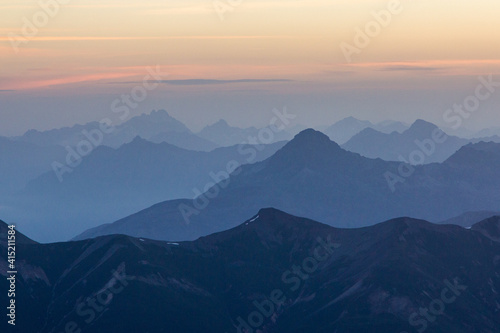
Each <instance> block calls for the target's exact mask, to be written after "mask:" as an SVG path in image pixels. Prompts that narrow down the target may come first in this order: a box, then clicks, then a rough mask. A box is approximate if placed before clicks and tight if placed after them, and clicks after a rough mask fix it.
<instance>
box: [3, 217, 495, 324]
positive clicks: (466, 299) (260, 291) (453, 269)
mask: <svg viewBox="0 0 500 333" xmlns="http://www.w3.org/2000/svg"><path fill="white" fill-rule="evenodd" d="M484 224H485V225H484V229H488V230H489V229H490V228H491V226H490V225H489V222H488V221H486V222H484ZM482 230H483V229H481V230H478V231H476V230H466V229H463V228H461V227H457V226H449V225H446V226H442V225H433V224H430V223H428V222H425V221H422V220H414V219H410V218H399V219H394V220H391V221H388V222H384V223H381V224H378V225H376V226H372V227H368V228H363V229H336V228H332V227H329V226H326V225H324V224H320V223H317V222H314V221H311V220H307V219H303V218H298V217H294V216H290V215H288V214H285V213H283V212H280V211H277V210H275V209H262V210H260V211H259V213H258V215H256V216H255V215H254V217H253V218H252V219H249V220H247V221H246V222H244V223H243V224H241V225H238V226H237V227H235V228H234V229H231V230H227V231H224V232H221V233H217V234H214V235H210V236H208V237H203V238H201V239H198V240H197V241H194V242H182V243H171V242H158V241H151V240H147V239H137V238H131V237H126V236H105V237H100V238H97V239H92V240H86V241H79V242H68V243H58V244H46V245H40V244H35V245H21V246H19V251H20V253H22V254H23V260H22V261H19V263H18V271H19V274H18V281H17V291H18V292H17V294H16V302H17V304H19V306H18V309H17V311H18V312H17V316H18V317H17V318H18V320H17V322H16V328H17V329H18V330H19V331H20V332H39V333H48V332H63V331H64V330H65V328H66V327H71V328H72V330H73V331H75V330H76V329H78V331H79V332H81V333H87V332H92V333H108V332H136V331H140V332H149V333H155V332H167V331H168V332H171V333H186V332H193V333H197V332H210V333H212V332H213V333H219V332H243V331H244V329H245V328H247V329H248V332H256V331H257V330H260V332H267V333H282V332H290V333H299V332H300V333H302V332H315V333H326V332H337V333H364V332H373V333H382V332H383V333H386V332H401V331H408V332H413V331H415V330H417V329H418V330H427V331H428V332H439V333H448V332H457V333H473V332H483V333H494V332H498V327H500V317H499V316H498V313H499V311H500V306H499V304H500V296H499V294H498V292H497V290H499V289H500V277H499V275H498V273H497V272H498V271H499V270H500V262H499V261H498V253H500V243H497V242H494V241H492V240H490V239H488V238H487V237H485V236H484V235H483V232H482ZM5 263H6V261H5V258H4V257H1V258H0V266H3V265H5ZM1 274H3V272H2V273H1ZM7 283H8V281H7V280H6V279H5V278H4V279H0V288H2V289H3V290H8V286H7ZM4 295H5V294H4ZM3 297H6V296H3ZM435 300H436V301H435ZM21 304H22V306H21ZM441 304H442V305H443V307H442V306H441ZM426 309H427V310H426ZM429 309H430V310H429ZM419 311H428V313H424V314H423V313H422V312H419ZM429 311H430V312H429ZM428 315H430V316H428ZM24 318H29V320H26V319H24ZM194 318H195V319H196V320H194ZM159 319H161V320H159ZM0 329H2V331H5V330H6V329H7V323H6V320H3V321H2V322H1V323H0ZM80 330H81V331H80Z"/></svg>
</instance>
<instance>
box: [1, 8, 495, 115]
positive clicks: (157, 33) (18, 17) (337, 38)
mask: <svg viewBox="0 0 500 333" xmlns="http://www.w3.org/2000/svg"><path fill="white" fill-rule="evenodd" d="M57 1H58V0H42V1H41V3H56V2H57ZM391 1H398V0H389V1H382V0H356V1H353V0H328V1H327V0H269V1H263V0H255V1H254V0H252V1H250V0H242V1H241V4H239V5H236V6H232V5H229V2H227V0H220V1H219V0H216V1H212V0H203V1H201V0H183V1H179V0H174V1H165V0H161V1H160V0H142V1H134V0H129V1H123V0H99V1H98V0H86V1H85V2H83V1H78V0H72V1H69V4H66V5H60V6H59V8H57V9H54V8H52V7H49V10H53V11H54V12H53V13H52V14H53V15H51V16H49V15H46V14H45V13H44V10H43V9H42V8H41V7H40V5H39V2H38V1H37V0H3V1H2V2H1V4H0V64H1V65H2V66H1V67H0V91H3V92H2V94H1V95H0V102H1V101H2V98H5V96H6V95H9V94H15V93H16V92H17V93H18V92H21V91H23V92H26V93H28V94H43V93H44V92H46V93H47V94H56V92H57V93H64V94H68V93H71V92H72V91H73V92H74V91H75V89H78V91H82V89H88V91H89V94H90V91H93V90H94V89H95V87H96V85H99V84H101V83H103V82H104V83H105V82H109V81H113V82H115V81H134V80H139V79H140V78H141V77H142V76H143V73H144V68H146V67H148V66H153V67H154V66H157V65H159V66H161V68H162V69H163V70H164V71H165V72H168V73H169V79H174V80H176V79H290V80H294V81H300V82H309V83H314V84H307V85H303V86H301V87H296V89H299V90H301V91H304V89H305V90H307V89H311V92H314V90H315V89H320V90H322V89H323V90H324V89H331V87H332V85H333V86H338V85H345V86H349V87H350V86H353V87H354V86H355V83H356V82H364V84H365V86H370V83H369V82H372V85H373V86H374V87H379V86H380V84H381V82H383V84H384V85H386V87H387V88H390V87H392V86H395V85H397V86H398V87H404V86H407V87H412V88H414V87H424V88H428V87H429V86H432V85H433V84H435V83H436V82H439V86H436V89H440V88H441V87H442V85H443V80H449V81H448V82H450V84H451V85H453V84H455V83H456V79H453V77H457V78H459V80H463V82H465V81H464V80H473V79H475V78H476V77H477V76H478V75H485V74H489V73H500V60H499V55H500V38H499V37H500V36H499V35H498V34H499V33H498V31H500V20H498V17H500V2H499V1H498V0H477V1H470V0H432V1H431V0H418V1H416V0H401V2H400V4H399V5H397V6H396V7H398V8H399V10H398V12H397V13H393V14H390V17H389V20H390V22H388V24H385V26H381V27H380V31H377V32H376V33H375V34H374V35H373V36H372V37H369V44H368V45H367V46H363V47H357V46H356V43H355V36H356V34H357V29H358V28H359V29H361V30H364V29H365V28H366V27H367V25H370V24H373V23H374V22H375V21H374V20H375V18H374V13H381V11H383V12H384V13H387V11H388V10H389V8H391V7H390V6H391ZM64 2H66V0H65V1H64ZM214 3H217V4H218V5H219V6H221V4H223V6H225V7H223V8H225V9H226V10H227V11H225V12H224V13H221V12H220V11H219V13H218V12H217V10H216V9H215V8H214ZM233 3H234V2H233ZM44 15H45V18H48V19H47V20H46V22H43V19H44ZM382 16H383V15H382ZM37 19H38V21H37ZM40 20H42V21H40ZM27 22H28V23H27ZM30 24H33V25H35V27H37V26H38V27H37V28H36V32H34V33H32V34H31V35H26V34H23V27H24V28H25V27H26V26H27V25H30ZM28 30H29V29H28ZM25 31H26V29H25ZM13 39H14V40H16V42H13ZM21 40H22V42H21ZM346 44H349V45H352V46H353V47H356V48H357V50H358V51H357V52H356V53H352V54H351V59H350V61H348V60H347V59H346V57H345V55H344V53H343V51H342V48H341V45H346ZM13 46H15V47H13ZM358 46H359V45H358ZM16 48H17V50H16ZM409 73H411V75H408V74H409ZM415 77H417V78H418V79H417V80H415ZM437 77H439V79H438V80H436V78H437ZM447 78H448V79H447ZM467 78H469V79H467ZM321 83H325V84H326V85H325V86H322V85H321ZM326 87H327V88H326ZM382 88H383V87H382ZM106 89H109V92H112V91H114V90H113V89H112V88H111V87H109V88H106V87H105V86H103V85H99V90H100V92H101V93H103V92H106ZM175 89H181V90H182V89H184V90H185V89H190V88H175ZM175 89H174V90H175ZM231 89H232V88H231ZM287 89H292V85H289V84H288V85H287V84H275V85H269V86H266V90H269V91H277V92H279V93H286V91H287ZM7 90H14V91H13V92H9V91H7ZM0 112H2V110H1V109H0Z"/></svg>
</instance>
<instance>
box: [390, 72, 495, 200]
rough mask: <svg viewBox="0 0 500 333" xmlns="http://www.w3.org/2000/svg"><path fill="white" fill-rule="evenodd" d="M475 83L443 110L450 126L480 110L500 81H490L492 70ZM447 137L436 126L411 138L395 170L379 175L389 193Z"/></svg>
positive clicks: (455, 127) (455, 128) (455, 125)
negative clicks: (418, 137)
mask: <svg viewBox="0 0 500 333" xmlns="http://www.w3.org/2000/svg"><path fill="white" fill-rule="evenodd" d="M478 80H479V84H478V85H477V86H476V88H475V89H474V93H472V94H470V95H468V96H466V97H465V98H464V99H463V101H462V102H460V103H455V104H453V107H451V108H449V109H447V110H445V111H444V113H443V115H442V118H443V120H444V121H445V122H446V123H447V124H450V126H451V128H452V129H454V130H457V129H459V128H460V127H462V126H463V123H464V121H466V120H467V119H469V118H470V116H471V115H474V114H475V112H476V111H478V110H480V107H481V105H482V104H483V103H484V102H486V101H487V100H488V99H490V98H491V97H492V96H493V95H494V94H495V92H496V91H497V89H498V88H500V81H494V77H493V74H489V75H488V76H486V77H485V76H480V77H478ZM447 139H448V135H447V134H446V133H445V132H444V131H442V130H441V129H439V128H436V129H435V130H434V131H433V132H432V133H430V136H429V137H428V138H425V139H423V140H421V141H420V140H415V141H414V143H415V149H414V150H413V151H411V152H409V154H408V156H402V155H399V157H398V159H399V161H400V162H401V163H400V164H399V166H398V174H395V173H393V172H391V171H389V170H388V171H386V172H385V173H384V175H383V177H384V178H385V180H386V182H387V185H388V187H389V189H390V190H391V192H392V193H394V192H396V190H397V187H396V185H397V184H398V183H404V182H405V181H406V179H408V178H409V177H411V176H412V175H413V174H414V173H415V170H416V168H415V166H418V165H423V164H424V163H425V162H426V159H428V158H429V157H431V156H432V155H434V154H435V153H436V151H437V149H438V148H439V145H440V144H442V143H444V142H445V141H446V140H447Z"/></svg>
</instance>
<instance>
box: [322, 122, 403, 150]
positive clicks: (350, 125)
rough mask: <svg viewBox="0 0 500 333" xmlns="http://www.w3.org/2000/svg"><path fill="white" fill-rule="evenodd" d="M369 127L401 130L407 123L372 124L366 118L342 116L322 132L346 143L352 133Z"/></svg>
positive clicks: (334, 139)
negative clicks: (342, 117)
mask: <svg viewBox="0 0 500 333" xmlns="http://www.w3.org/2000/svg"><path fill="white" fill-rule="evenodd" d="M367 128H371V129H374V130H376V131H379V132H382V133H392V132H399V133H401V132H403V131H405V130H406V129H407V128H408V125H406V124H404V123H401V122H399V121H384V122H381V123H378V124H373V123H371V122H369V121H367V120H359V119H356V118H354V117H347V118H344V119H342V120H340V121H338V122H336V123H335V124H333V125H331V126H330V127H327V128H326V129H325V130H324V131H323V133H325V134H326V135H328V136H329V137H330V139H331V140H332V141H334V142H336V143H338V144H340V145H342V144H344V143H346V142H347V141H348V140H349V139H351V138H352V137H353V136H354V135H356V134H358V133H359V132H361V131H363V130H364V129H367Z"/></svg>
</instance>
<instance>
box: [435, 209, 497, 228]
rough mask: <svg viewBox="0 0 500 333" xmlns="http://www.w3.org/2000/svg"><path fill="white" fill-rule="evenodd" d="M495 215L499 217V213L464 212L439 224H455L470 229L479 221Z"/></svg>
mask: <svg viewBox="0 0 500 333" xmlns="http://www.w3.org/2000/svg"><path fill="white" fill-rule="evenodd" d="M497 215H498V216H500V211H479V212H465V213H463V214H460V215H459V216H455V217H452V218H450V219H446V220H444V221H441V222H439V224H455V225H459V226H462V227H464V228H470V227H471V226H473V225H474V224H476V223H478V222H480V221H483V220H485V219H488V218H490V217H493V216H497Z"/></svg>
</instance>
